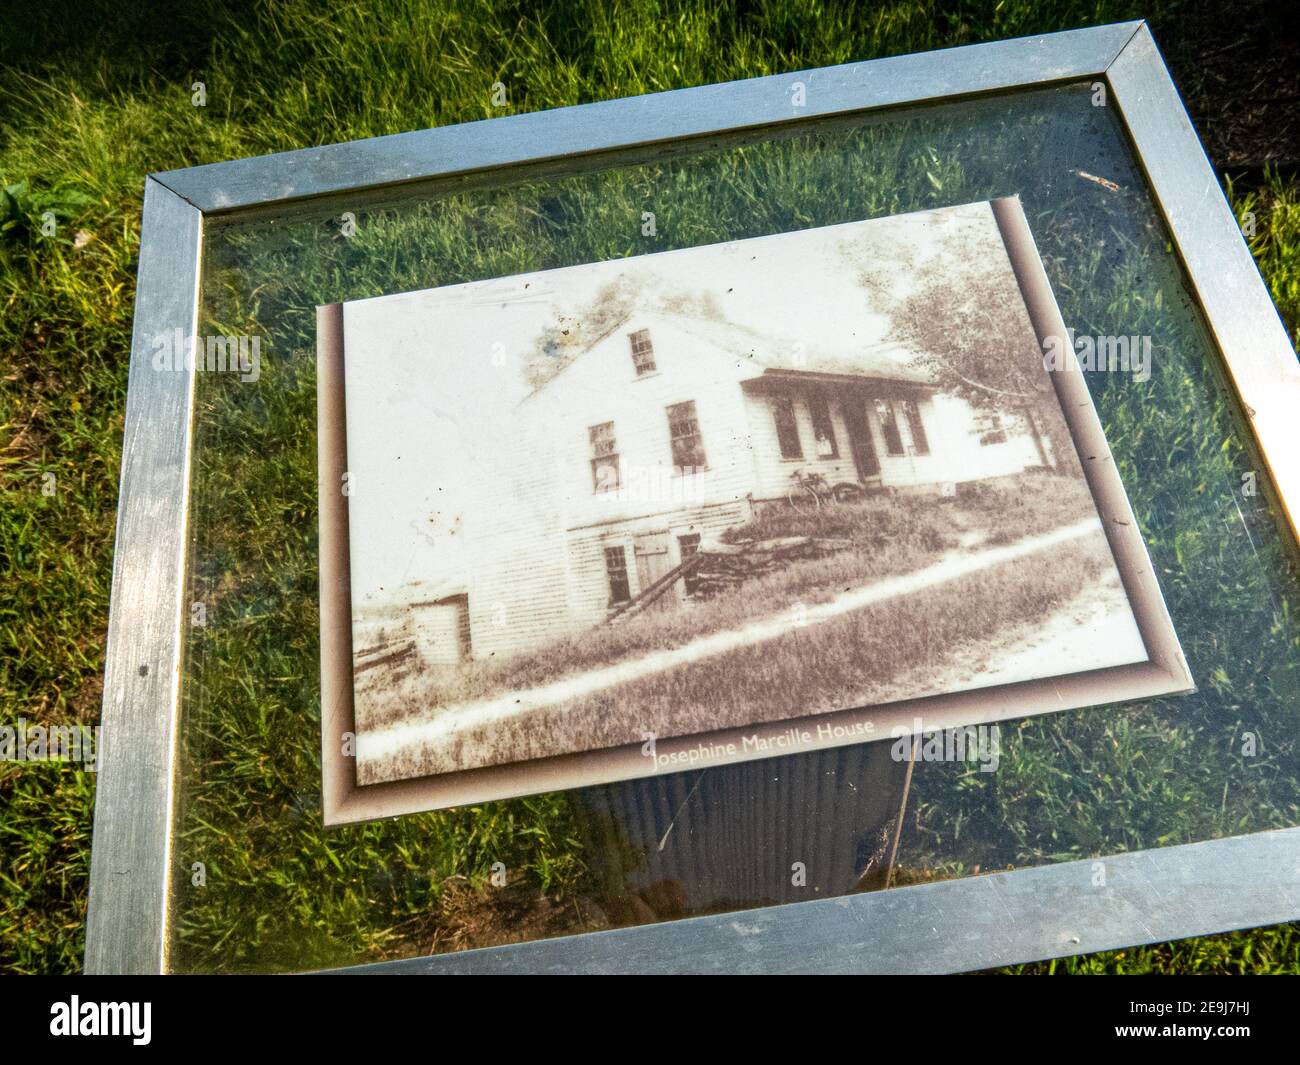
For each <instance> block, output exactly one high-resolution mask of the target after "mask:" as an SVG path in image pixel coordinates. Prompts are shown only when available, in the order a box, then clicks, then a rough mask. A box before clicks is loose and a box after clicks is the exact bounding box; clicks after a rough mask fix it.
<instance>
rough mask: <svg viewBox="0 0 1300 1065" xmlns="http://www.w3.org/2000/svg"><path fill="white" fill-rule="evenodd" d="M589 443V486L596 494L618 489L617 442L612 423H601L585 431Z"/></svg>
mask: <svg viewBox="0 0 1300 1065" xmlns="http://www.w3.org/2000/svg"><path fill="white" fill-rule="evenodd" d="M587 438H588V439H589V440H590V441H591V484H592V487H593V488H594V489H595V490H596V491H597V492H612V491H614V490H615V489H616V488H618V440H617V439H615V437H614V423H613V422H601V424H600V425H593V426H592V427H591V428H590V429H588V430H587Z"/></svg>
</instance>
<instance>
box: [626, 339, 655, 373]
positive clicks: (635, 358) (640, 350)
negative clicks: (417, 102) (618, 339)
mask: <svg viewBox="0 0 1300 1065" xmlns="http://www.w3.org/2000/svg"><path fill="white" fill-rule="evenodd" d="M627 339H628V342H629V343H630V344H631V345H632V365H633V366H635V367H636V375H637V377H640V376H641V375H642V374H648V373H654V369H655V349H654V345H653V344H651V343H650V330H649V329H638V330H637V331H636V332H635V333H628V335H627Z"/></svg>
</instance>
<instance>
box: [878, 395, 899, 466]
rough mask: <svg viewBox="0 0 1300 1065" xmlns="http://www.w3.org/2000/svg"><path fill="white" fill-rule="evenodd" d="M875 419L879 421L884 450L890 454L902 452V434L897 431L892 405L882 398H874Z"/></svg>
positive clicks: (896, 421) (896, 420)
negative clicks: (883, 439)
mask: <svg viewBox="0 0 1300 1065" xmlns="http://www.w3.org/2000/svg"><path fill="white" fill-rule="evenodd" d="M876 420H877V421H879V422H880V432H881V433H882V434H883V435H884V438H885V451H886V453H887V454H890V455H901V454H902V453H903V434H902V433H900V432H899V431H898V418H897V417H895V415H894V407H893V405H892V404H890V403H887V402H886V401H885V400H883V399H878V400H876Z"/></svg>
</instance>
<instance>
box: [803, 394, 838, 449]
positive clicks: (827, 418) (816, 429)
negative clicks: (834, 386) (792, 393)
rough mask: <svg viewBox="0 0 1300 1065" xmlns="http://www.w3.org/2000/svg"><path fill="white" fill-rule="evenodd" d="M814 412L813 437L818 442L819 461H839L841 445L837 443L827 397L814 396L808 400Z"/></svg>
mask: <svg viewBox="0 0 1300 1065" xmlns="http://www.w3.org/2000/svg"><path fill="white" fill-rule="evenodd" d="M808 406H809V409H811V411H812V423H813V437H814V439H815V440H816V441H817V457H818V458H819V459H837V458H839V457H840V449H839V445H838V444H837V443H836V442H835V423H834V422H832V421H831V405H830V403H828V402H827V400H826V397H825V396H821V395H814V396H813V397H812V398H811V399H809V400H808Z"/></svg>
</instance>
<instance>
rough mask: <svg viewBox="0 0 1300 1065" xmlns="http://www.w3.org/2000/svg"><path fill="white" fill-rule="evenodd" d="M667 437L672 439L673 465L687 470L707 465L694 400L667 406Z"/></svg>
mask: <svg viewBox="0 0 1300 1065" xmlns="http://www.w3.org/2000/svg"><path fill="white" fill-rule="evenodd" d="M668 437H669V439H670V440H671V441H672V448H673V466H674V467H676V468H677V469H679V470H688V469H691V468H695V469H703V468H704V467H705V466H706V465H707V463H706V461H705V458H704V440H703V438H702V437H701V436H700V420H699V418H697V417H696V416H695V401H694V400H688V401H687V402H685V403H674V404H673V405H672V406H671V407H669V408H668Z"/></svg>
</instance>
